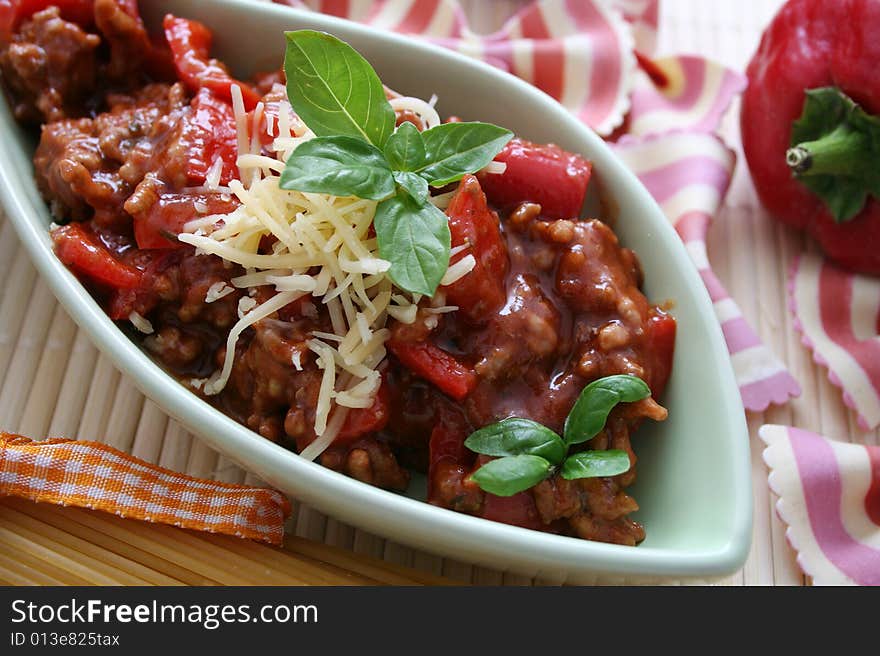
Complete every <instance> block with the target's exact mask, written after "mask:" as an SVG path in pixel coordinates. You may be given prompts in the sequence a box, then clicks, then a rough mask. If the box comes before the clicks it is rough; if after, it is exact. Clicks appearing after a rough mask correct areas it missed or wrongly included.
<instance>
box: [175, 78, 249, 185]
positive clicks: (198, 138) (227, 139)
mask: <svg viewBox="0 0 880 656" xmlns="http://www.w3.org/2000/svg"><path fill="white" fill-rule="evenodd" d="M191 106H192V110H193V111H192V113H191V114H190V115H189V116H188V117H186V119H185V123H184V126H183V133H182V135H181V138H180V140H181V144H182V145H183V147H184V148H185V151H186V153H187V157H188V159H187V163H186V174H187V177H188V178H189V183H190V185H192V186H198V185H201V184H203V183H204V182H205V178H206V177H207V175H208V171H209V170H210V169H211V166H212V165H213V164H214V161H215V160H216V159H217V158H219V159H220V160H222V162H223V169H222V171H221V174H220V183H221V184H227V183H228V182H229V181H230V180H232V179H233V178H236V177H238V167H237V165H236V163H235V162H236V160H237V159H238V141H237V138H236V130H235V115H234V113H233V111H232V107H231V106H230V105H229V103H227V102H225V101H224V100H221V99H219V98H217V97H215V96H214V95H213V94H212V93H211V91H209V90H208V89H200V90H199V92H198V93H197V94H196V96H195V98H193V100H192V104H191Z"/></svg>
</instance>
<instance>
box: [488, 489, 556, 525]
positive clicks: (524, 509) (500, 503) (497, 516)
mask: <svg viewBox="0 0 880 656" xmlns="http://www.w3.org/2000/svg"><path fill="white" fill-rule="evenodd" d="M481 516H482V517H483V519H491V520H492V521H493V522H501V523H503V524H511V525H513V526H522V527H523V528H530V529H532V530H535V531H546V530H547V527H546V526H544V524H543V522H541V516H540V515H539V514H538V507H537V506H536V505H535V497H534V496H532V494H531V493H530V492H529V491H528V490H526V491H525V492H519V493H517V494H514V495H513V496H509V497H499V496H496V495H494V494H490V493H488V492H486V496H485V497H483V514H482V515H481Z"/></svg>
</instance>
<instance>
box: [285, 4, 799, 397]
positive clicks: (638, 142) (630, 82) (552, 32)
mask: <svg viewBox="0 0 880 656" xmlns="http://www.w3.org/2000/svg"><path fill="white" fill-rule="evenodd" d="M275 1H276V2H281V3H283V4H290V5H294V6H298V7H304V8H310V9H314V10H316V11H321V12H324V13H328V14H333V15H336V16H341V17H343V18H349V19H353V20H358V21H362V22H366V23H369V24H371V25H374V26H376V27H378V28H381V29H388V30H394V31H397V32H402V33H405V34H412V35H418V36H421V37H423V38H427V39H430V40H431V41H433V42H435V43H439V44H441V45H444V46H446V47H448V48H452V49H454V50H458V51H459V52H462V53H464V54H467V55H470V56H472V57H476V58H479V59H482V60H484V61H486V62H488V63H491V64H493V65H495V66H498V67H499V68H502V69H504V70H507V71H509V72H510V73H513V74H514V75H518V76H519V77H521V78H523V79H525V80H527V81H529V82H531V83H532V84H534V85H535V86H537V87H539V88H540V89H542V90H544V91H545V92H547V93H548V94H550V95H551V96H553V97H554V98H556V99H557V100H559V101H560V102H561V103H562V104H563V105H564V106H565V107H566V108H568V109H569V110H570V111H571V112H572V113H573V114H575V115H576V116H578V117H579V118H580V119H581V120H583V121H584V122H586V123H587V124H588V125H590V126H591V127H592V128H593V129H595V130H596V131H597V132H598V133H599V134H601V135H603V136H605V137H608V138H609V139H614V140H617V144H616V148H617V152H618V153H619V154H620V155H621V157H623V159H624V160H625V161H626V162H628V163H629V165H630V166H631V167H632V168H633V169H634V170H635V171H636V173H637V174H638V175H639V177H640V178H641V179H642V181H643V182H644V183H645V184H646V185H647V186H648V189H649V190H650V191H651V192H652V193H653V194H654V196H655V198H657V200H658V201H659V202H660V203H661V205H662V207H663V209H664V211H665V212H666V214H667V216H668V217H669V220H670V221H671V222H672V223H673V224H674V225H675V227H676V229H677V230H678V232H679V234H680V235H681V237H682V239H683V240H684V241H685V243H686V244H687V246H688V251H689V252H690V254H691V256H692V258H693V260H694V262H695V264H696V265H697V267H698V268H699V270H700V274H701V275H702V277H703V280H704V281H705V282H706V286H707V287H708V289H709V292H710V295H711V297H712V300H713V302H714V303H715V310H716V312H717V314H718V318H719V321H720V322H721V324H722V328H723V330H724V335H725V337H726V339H727V343H728V347H729V350H730V352H731V355H732V358H733V364H734V370H735V372H736V376H737V381H738V383H739V386H740V390H741V393H742V398H743V403H744V405H745V407H746V408H747V409H749V410H755V411H761V410H764V409H766V408H767V406H768V405H769V404H771V403H784V402H785V401H787V400H788V399H789V398H790V397H791V396H797V395H798V394H799V393H800V387H799V386H798V384H797V382H796V381H795V380H794V379H793V378H792V377H791V375H790V374H789V373H788V372H787V371H786V370H785V367H784V366H783V364H782V362H781V361H780V360H779V359H778V358H777V357H776V356H774V355H773V354H772V353H771V352H770V350H769V349H768V348H767V347H766V346H765V345H764V344H762V343H761V341H760V340H759V338H758V336H757V335H756V333H755V332H754V331H753V330H752V329H751V328H750V327H749V325H748V323H747V322H746V320H745V319H744V318H743V316H742V313H741V312H740V310H739V308H738V307H737V305H736V303H734V301H733V299H731V298H730V295H729V294H728V293H727V292H726V291H725V289H724V287H723V286H722V285H721V283H720V282H719V280H718V278H717V277H716V276H715V274H714V273H713V272H712V269H711V267H710V265H709V262H708V258H707V256H706V234H707V231H708V228H709V223H710V221H711V218H712V216H714V215H715V214H716V212H717V211H718V208H719V207H720V205H721V203H722V201H723V199H724V195H725V193H726V191H727V187H728V185H729V183H730V178H731V174H732V172H733V167H734V165H735V157H734V155H733V153H732V152H731V151H730V150H729V149H728V148H726V147H725V146H724V144H723V143H722V142H721V141H720V139H718V137H717V136H716V135H715V131H716V130H717V128H718V124H719V122H720V121H721V118H722V115H723V114H724V112H725V111H726V110H727V108H728V107H729V105H730V102H731V101H732V99H733V98H734V97H735V96H736V95H737V94H738V93H739V92H740V91H742V89H743V88H744V87H745V79H744V78H743V76H742V75H740V74H739V73H736V72H734V71H731V70H729V69H727V68H725V67H723V66H720V65H718V64H715V63H713V62H711V61H708V60H706V59H703V58H700V57H693V56H682V57H667V58H662V59H656V60H648V56H649V55H650V54H651V53H653V51H654V47H655V44H656V40H657V28H658V17H659V10H660V2H659V0H606V1H604V2H599V1H598V0H538V1H536V2H534V3H532V4H530V5H528V6H526V7H525V8H524V9H522V10H521V11H520V12H518V13H517V14H516V15H515V16H513V17H512V18H511V19H510V20H508V21H507V22H506V23H505V24H504V26H503V27H502V28H501V29H500V30H498V31H497V32H495V33H494V34H488V35H480V34H477V33H475V32H473V31H472V30H471V29H470V28H469V27H468V24H467V20H466V18H465V15H464V12H463V11H462V10H461V7H460V5H459V4H458V2H457V0H275ZM636 51H637V52H638V53H639V55H640V57H641V58H642V61H643V62H647V66H649V67H650V69H651V72H652V73H653V75H650V76H649V75H647V74H646V73H645V72H643V71H641V70H640V69H639V67H638V66H637V64H636V57H635V52H636Z"/></svg>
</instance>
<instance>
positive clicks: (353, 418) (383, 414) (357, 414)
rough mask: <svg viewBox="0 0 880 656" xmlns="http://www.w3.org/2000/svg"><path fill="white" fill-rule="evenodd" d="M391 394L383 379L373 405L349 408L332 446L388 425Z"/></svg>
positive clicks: (351, 440)
mask: <svg viewBox="0 0 880 656" xmlns="http://www.w3.org/2000/svg"><path fill="white" fill-rule="evenodd" d="M390 406H391V395H390V393H389V392H388V385H386V384H385V381H382V384H381V385H379V389H378V390H377V392H376V397H375V398H374V399H373V405H371V406H370V407H369V408H353V409H352V410H349V412H348V416H347V417H346V418H345V423H343V424H342V428H340V429H339V434H338V435H337V436H336V439H335V440H333V444H334V446H338V445H340V444H350V443H351V442H354V441H355V440H357V439H358V438H361V437H363V436H365V435H369V434H371V433H378V432H379V431H380V430H382V429H383V428H385V426H387V425H388V419H389V417H390V416H391V407H390Z"/></svg>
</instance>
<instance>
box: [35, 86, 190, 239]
mask: <svg viewBox="0 0 880 656" xmlns="http://www.w3.org/2000/svg"><path fill="white" fill-rule="evenodd" d="M108 100H109V102H110V103H111V108H110V111H108V112H103V113H101V114H99V115H98V116H97V117H96V118H94V119H88V118H83V119H65V120H59V121H54V122H51V123H47V124H46V125H45V126H44V127H43V131H42V134H41V137H40V144H39V146H38V147H37V151H36V153H35V155H34V169H35V176H36V180H37V186H38V187H39V189H40V191H41V193H42V194H43V196H44V197H45V198H46V200H47V201H48V202H49V204H50V207H51V209H52V213H53V214H54V215H55V216H56V217H57V218H58V219H59V220H71V219H73V220H84V219H87V218H90V217H91V216H92V215H94V218H95V220H96V222H97V223H99V224H113V223H122V224H123V225H124V224H125V223H127V222H130V218H128V217H127V215H126V214H125V212H123V211H122V207H123V205H124V203H125V201H126V200H127V199H128V197H129V196H130V195H131V194H132V192H133V191H134V189H135V188H136V186H137V185H138V184H139V183H140V182H141V181H142V180H143V179H144V177H145V176H146V174H147V172H148V171H153V170H156V169H159V171H160V173H161V172H163V171H164V169H165V168H167V163H166V164H165V166H164V167H163V166H159V165H158V159H159V158H158V153H157V151H160V150H161V152H162V154H163V156H162V159H163V160H166V161H167V160H172V159H173V157H172V156H170V155H169V154H168V153H169V151H172V150H173V145H172V144H173V142H174V138H173V133H174V130H175V129H176V126H177V124H178V123H179V121H180V118H181V116H182V115H183V114H184V113H186V111H187V110H188V105H187V98H186V96H185V93H184V91H183V87H182V86H181V85H179V84H175V85H172V86H168V85H165V84H152V85H147V86H145V87H143V88H142V89H140V90H138V91H137V93H135V94H134V95H118V94H117V95H113V96H110V97H109V98H108ZM163 163H164V162H163Z"/></svg>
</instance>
